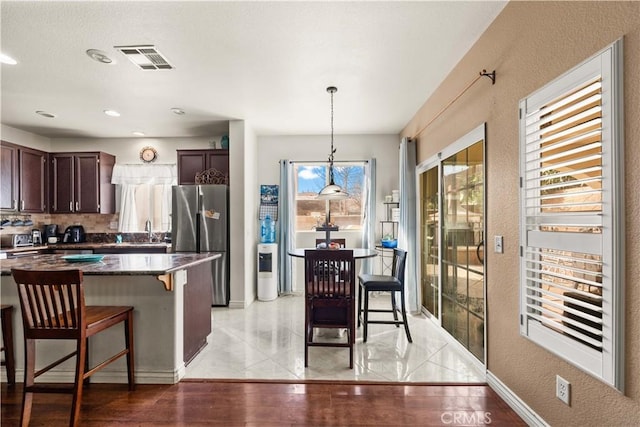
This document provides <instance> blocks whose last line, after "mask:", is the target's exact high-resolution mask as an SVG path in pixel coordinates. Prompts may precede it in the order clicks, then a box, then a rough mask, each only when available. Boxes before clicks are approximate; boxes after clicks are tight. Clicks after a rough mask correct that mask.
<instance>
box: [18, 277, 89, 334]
mask: <svg viewBox="0 0 640 427" xmlns="http://www.w3.org/2000/svg"><path fill="white" fill-rule="evenodd" d="M11 273H12V274H13V277H14V280H15V282H16V284H17V286H18V296H19V298H20V306H21V309H22V311H23V324H24V331H25V336H26V337H44V336H50V337H53V336H56V334H58V335H57V336H67V337H70V338H71V337H80V336H81V335H82V334H83V333H84V330H83V325H84V310H85V308H84V290H83V287H82V271H80V270H64V271H57V272H51V271H33V270H18V269H13V270H11Z"/></svg>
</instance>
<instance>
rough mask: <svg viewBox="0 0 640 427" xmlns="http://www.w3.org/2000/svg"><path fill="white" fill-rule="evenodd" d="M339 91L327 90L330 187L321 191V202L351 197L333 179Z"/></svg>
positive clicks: (335, 88) (319, 196)
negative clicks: (335, 99) (335, 106)
mask: <svg viewBox="0 0 640 427" xmlns="http://www.w3.org/2000/svg"><path fill="white" fill-rule="evenodd" d="M337 91H338V88H337V87H335V86H329V87H328V88H327V92H329V93H330V94H331V151H330V152H329V185H327V186H326V187H324V188H323V189H322V190H320V192H319V193H318V196H317V197H316V198H317V199H321V200H339V199H346V198H347V197H349V195H348V194H347V193H346V192H345V191H344V190H343V189H342V187H340V186H339V185H336V183H335V181H334V179H333V155H334V153H335V152H336V149H335V148H333V94H334V93H336V92H337Z"/></svg>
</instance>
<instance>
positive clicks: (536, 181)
mask: <svg viewBox="0 0 640 427" xmlns="http://www.w3.org/2000/svg"><path fill="white" fill-rule="evenodd" d="M620 44H621V43H620V42H617V43H616V44H614V45H612V46H611V47H610V48H608V49H606V50H605V51H603V52H602V53H600V54H599V55H597V56H595V57H594V58H592V59H590V60H588V61H586V62H585V63H583V64H582V65H580V66H578V67H577V68H575V69H573V70H571V71H570V72H568V73H567V74H565V75H563V76H561V77H560V78H558V79H556V80H554V81H553V82H551V83H549V84H548V85H547V86H545V87H544V88H542V89H540V90H538V91H536V92H535V93H533V94H532V95H531V96H529V97H527V98H526V99H524V100H523V101H521V102H520V170H521V178H520V179H521V191H520V195H521V196H520V211H521V218H520V221H521V230H520V239H521V257H520V259H521V262H520V287H521V288H520V293H521V304H520V308H521V325H520V327H521V333H522V334H523V335H525V336H527V337H528V338H530V339H532V340H533V341H534V342H536V343H538V344H540V345H542V346H543V347H545V348H547V349H548V350H550V351H552V352H553V353H555V354H557V355H559V356H561V357H563V358H565V359H566V360H567V361H569V362H571V363H573V364H575V365H576V366H578V367H580V368H582V369H584V370H586V371H587V372H590V373H591V374H593V375H595V376H597V377H599V378H602V379H603V380H604V381H606V382H607V383H609V384H611V385H614V386H616V387H618V388H621V381H622V376H621V375H620V370H621V369H622V364H621V363H619V361H618V358H619V357H621V353H622V352H621V351H620V345H621V342H620V341H621V339H622V335H621V334H620V329H621V326H622V325H621V324H620V321H619V319H620V316H621V312H622V309H621V304H620V301H619V299H620V295H621V292H622V270H621V269H620V268H619V267H620V264H621V263H623V260H624V258H623V255H624V252H623V250H622V242H623V239H622V236H621V234H620V231H619V230H620V229H621V222H622V220H623V216H622V213H621V212H622V210H623V209H622V202H621V201H622V196H623V192H622V191H620V189H621V188H622V186H621V185H622V184H621V183H622V174H621V169H622V168H621V165H622V162H620V159H621V152H622V143H621V138H619V133H618V132H617V129H618V127H617V122H618V117H620V116H621V111H620V110H618V109H617V103H618V102H619V99H620V98H618V96H617V93H616V91H617V90H618V89H619V84H620V81H619V80H621V79H618V78H617V72H618V71H617V69H616V65H617V61H618V57H619V53H618V50H619V49H621V47H620Z"/></svg>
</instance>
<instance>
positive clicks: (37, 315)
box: [11, 269, 135, 426]
mask: <svg viewBox="0 0 640 427" xmlns="http://www.w3.org/2000/svg"><path fill="white" fill-rule="evenodd" d="M11 273H12V274H13V278H14V279H15V281H16V283H17V285H18V296H19V298H20V308H21V311H22V323H23V325H24V349H25V362H24V366H25V372H24V391H23V398H22V415H21V421H20V423H21V425H23V426H26V425H28V424H29V419H30V417H31V405H32V402H33V393H70V394H73V400H72V404H71V419H70V421H69V425H70V426H76V425H78V421H79V418H80V405H81V402H82V389H83V385H84V383H85V382H88V378H89V377H90V376H91V375H93V374H94V373H95V372H97V371H98V370H100V369H102V368H104V367H105V366H107V365H108V364H110V363H111V362H113V361H115V360H116V359H119V358H120V357H122V356H125V355H126V358H127V373H128V382H129V390H133V389H134V387H135V380H134V373H133V368H134V359H133V307H126V306H125V307H117V306H87V305H85V300H84V286H83V283H82V279H83V275H82V271H80V270H60V271H31V270H18V269H12V270H11ZM120 322H124V336H125V348H124V349H123V350H121V351H120V352H118V353H116V354H115V355H113V356H111V357H110V358H109V359H107V360H105V361H103V362H102V363H100V364H98V365H96V366H95V367H93V368H89V355H88V338H89V337H91V336H93V335H95V334H97V333H98V332H101V331H104V330H105V329H107V328H109V327H111V326H114V325H116V324H118V323H120ZM36 340H74V341H76V350H75V351H73V352H71V353H69V354H67V355H66V356H63V357H61V358H60V359H58V360H57V361H55V362H53V363H51V364H49V365H48V366H46V367H44V368H42V369H40V370H38V371H36V369H35V366H36V360H35V358H36ZM73 356H76V369H75V379H74V383H73V384H44V383H35V378H37V377H38V376H40V375H42V374H43V373H45V372H47V371H49V370H50V369H52V368H54V367H56V366H58V365H59V364H61V363H62V362H64V361H66V360H68V359H70V358H71V357H73Z"/></svg>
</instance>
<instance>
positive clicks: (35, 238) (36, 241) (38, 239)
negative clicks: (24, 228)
mask: <svg viewBox="0 0 640 427" xmlns="http://www.w3.org/2000/svg"><path fill="white" fill-rule="evenodd" d="M31 241H32V242H33V246H40V245H42V235H41V234H40V230H39V229H37V228H34V229H33V230H31Z"/></svg>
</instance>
